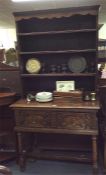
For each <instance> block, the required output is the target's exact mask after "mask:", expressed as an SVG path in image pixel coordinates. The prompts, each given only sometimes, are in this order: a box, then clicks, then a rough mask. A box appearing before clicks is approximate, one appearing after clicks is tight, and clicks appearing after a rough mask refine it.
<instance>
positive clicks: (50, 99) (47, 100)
mask: <svg viewBox="0 0 106 175" xmlns="http://www.w3.org/2000/svg"><path fill="white" fill-rule="evenodd" d="M52 100H53V99H52V98H48V99H38V98H36V101H38V102H49V101H52Z"/></svg>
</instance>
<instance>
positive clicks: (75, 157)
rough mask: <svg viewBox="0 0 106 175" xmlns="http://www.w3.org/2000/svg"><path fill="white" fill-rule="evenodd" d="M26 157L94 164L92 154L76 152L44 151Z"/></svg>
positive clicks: (28, 154)
mask: <svg viewBox="0 0 106 175" xmlns="http://www.w3.org/2000/svg"><path fill="white" fill-rule="evenodd" d="M26 156H27V157H32V158H35V159H48V160H65V161H76V162H85V163H91V162H92V159H91V153H90V152H86V153H85V152H76V151H59V150H58V151H56V150H55V151H53V150H43V151H36V152H32V153H27V154H26Z"/></svg>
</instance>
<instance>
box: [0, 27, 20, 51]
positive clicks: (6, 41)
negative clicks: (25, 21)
mask: <svg viewBox="0 0 106 175" xmlns="http://www.w3.org/2000/svg"><path fill="white" fill-rule="evenodd" d="M16 40H17V39H16V29H15V28H12V29H3V28H1V29H0V47H1V45H3V47H4V48H5V49H6V50H7V49H9V48H15V41H16Z"/></svg>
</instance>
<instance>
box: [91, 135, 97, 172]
mask: <svg viewBox="0 0 106 175" xmlns="http://www.w3.org/2000/svg"><path fill="white" fill-rule="evenodd" d="M92 156H93V157H92V159H93V175H96V174H97V172H98V163H97V161H98V158H97V136H92Z"/></svg>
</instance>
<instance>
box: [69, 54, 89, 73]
mask: <svg viewBox="0 0 106 175" xmlns="http://www.w3.org/2000/svg"><path fill="white" fill-rule="evenodd" d="M86 66H87V62H86V59H85V58H84V57H81V56H73V57H71V58H70V59H69V62H68V67H69V70H70V71H71V72H73V73H80V72H83V71H84V70H85V68H86Z"/></svg>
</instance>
